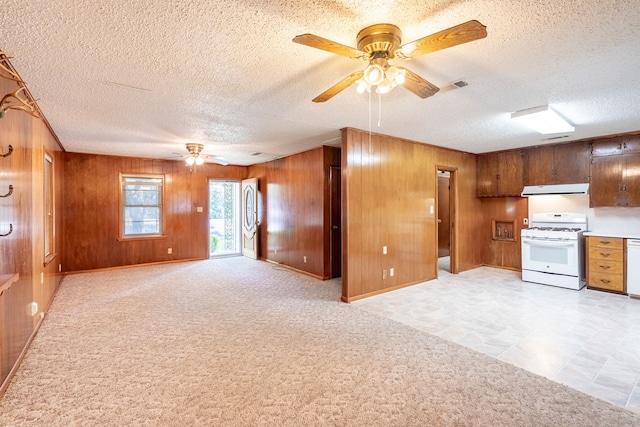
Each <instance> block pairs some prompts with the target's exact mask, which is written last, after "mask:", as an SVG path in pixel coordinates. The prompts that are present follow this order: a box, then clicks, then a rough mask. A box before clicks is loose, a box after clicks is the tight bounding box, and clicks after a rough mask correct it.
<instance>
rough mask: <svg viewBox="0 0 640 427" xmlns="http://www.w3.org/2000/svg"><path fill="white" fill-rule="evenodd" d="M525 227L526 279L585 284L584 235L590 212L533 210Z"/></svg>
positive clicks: (572, 286) (565, 285)
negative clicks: (545, 211) (528, 224)
mask: <svg viewBox="0 0 640 427" xmlns="http://www.w3.org/2000/svg"><path fill="white" fill-rule="evenodd" d="M531 220H532V221H531V224H530V227H529V228H525V229H523V230H522V231H521V234H520V237H521V240H522V280H524V281H526V282H534V283H542V284H545V285H553V286H560V287H563V288H569V289H576V290H579V289H582V287H584V285H585V282H584V236H583V233H584V232H585V231H586V230H587V216H586V215H585V214H578V213H537V214H533V216H532V218H531Z"/></svg>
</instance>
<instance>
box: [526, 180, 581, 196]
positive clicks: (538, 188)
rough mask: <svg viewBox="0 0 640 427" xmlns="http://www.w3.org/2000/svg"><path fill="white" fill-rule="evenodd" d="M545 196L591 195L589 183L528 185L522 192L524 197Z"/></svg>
mask: <svg viewBox="0 0 640 427" xmlns="http://www.w3.org/2000/svg"><path fill="white" fill-rule="evenodd" d="M543 194H565V195H566V194H589V183H584V184H556V185H527V186H525V187H524V189H523V190H522V197H527V196H539V195H543Z"/></svg>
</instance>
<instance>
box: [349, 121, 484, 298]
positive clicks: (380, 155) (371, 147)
mask: <svg viewBox="0 0 640 427" xmlns="http://www.w3.org/2000/svg"><path fill="white" fill-rule="evenodd" d="M439 167H448V168H454V169H456V172H455V173H456V174H457V180H456V186H457V189H456V192H455V198H456V200H455V205H456V211H457V215H458V222H457V224H454V235H455V240H456V242H457V244H456V245H455V247H454V251H455V254H454V256H455V257H456V259H457V261H458V269H459V271H464V270H468V269H471V268H474V267H477V266H479V265H481V264H482V252H483V249H482V243H483V242H481V241H480V240H479V239H478V236H479V235H480V227H481V225H482V214H481V210H480V209H481V203H480V200H479V199H478V198H477V197H476V185H475V182H476V157H475V155H473V154H468V153H463V152H460V151H454V150H449V149H446V148H441V147H435V146H431V145H427V144H421V143H417V142H413V141H408V140H404V139H400V138H394V137H390V136H385V135H378V134H371V136H370V134H369V133H368V132H365V131H360V130H356V129H344V130H343V139H342V174H343V176H342V192H343V202H342V211H343V254H344V255H343V275H342V283H343V292H342V299H343V300H344V301H353V300H356V299H359V298H362V297H366V296H370V295H375V294H377V293H380V292H385V291H388V290H392V289H396V288H399V287H402V286H408V285H411V284H415V283H419V282H422V281H426V280H430V279H434V278H436V277H437V255H438V254H437V248H438V231H437V230H438V229H437V222H436V220H437V218H436V214H435V212H436V210H435V204H436V197H437V178H436V176H437V169H438V168H439ZM432 207H433V210H432ZM383 246H386V247H387V254H386V255H385V254H383ZM391 268H393V269H394V273H395V274H394V276H393V277H391V276H390V275H389V271H390V269H391ZM384 270H386V271H387V275H386V278H384V276H383V271H384Z"/></svg>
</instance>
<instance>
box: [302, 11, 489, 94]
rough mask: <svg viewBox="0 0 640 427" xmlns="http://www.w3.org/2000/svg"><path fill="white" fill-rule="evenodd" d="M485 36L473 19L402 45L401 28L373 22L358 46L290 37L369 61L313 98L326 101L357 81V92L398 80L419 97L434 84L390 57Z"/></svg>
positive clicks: (388, 87) (378, 88)
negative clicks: (360, 68)
mask: <svg viewBox="0 0 640 427" xmlns="http://www.w3.org/2000/svg"><path fill="white" fill-rule="evenodd" d="M486 36H487V29H486V27H485V26H484V25H482V24H481V23H480V22H478V21H475V20H472V21H468V22H465V23H463V24H459V25H456V26H455V27H451V28H448V29H446V30H443V31H440V32H437V33H434V34H431V35H430V36H426V37H423V38H421V39H418V40H416V41H413V42H411V43H407V44H404V45H403V44H402V31H401V30H400V28H398V27H397V26H395V25H393V24H375V25H371V26H369V27H366V28H364V29H362V30H361V31H360V32H359V33H358V36H357V46H358V48H357V49H356V48H353V47H350V46H345V45H343V44H340V43H336V42H334V41H331V40H328V39H325V38H323V37H320V36H316V35H314V34H301V35H299V36H296V37H295V38H294V39H293V41H294V42H296V43H299V44H302V45H305V46H310V47H314V48H316V49H322V50H326V51H327V52H331V53H335V54H338V55H342V56H347V57H349V58H357V59H363V60H365V61H367V62H369V65H368V66H367V67H366V68H365V69H364V70H359V71H356V72H354V73H352V74H351V75H349V76H347V77H346V78H345V79H343V80H342V81H340V82H338V83H337V84H335V85H333V86H332V87H330V88H329V89H327V90H326V91H324V92H323V93H321V94H320V95H318V96H317V97H315V98H314V99H313V102H325V101H327V100H329V99H331V98H332V97H334V96H335V95H337V94H338V93H340V92H341V91H343V90H344V89H346V88H347V87H349V86H351V85H352V84H354V83H358V91H359V92H364V91H365V90H372V89H374V88H375V91H376V92H377V93H386V92H388V91H390V90H391V89H393V88H394V87H395V86H397V85H400V84H401V85H403V86H404V87H405V88H407V89H408V90H410V91H411V92H413V93H414V94H416V95H418V96H419V97H420V98H427V97H429V96H433V95H435V94H436V93H437V92H438V90H439V88H438V87H437V86H435V85H434V84H432V83H430V82H428V81H427V80H425V79H423V78H422V77H420V76H419V75H417V74H415V73H414V72H412V71H410V70H408V69H406V68H404V67H398V66H394V65H391V64H389V60H390V59H395V58H398V59H412V58H415V57H417V56H420V55H424V54H426V53H431V52H436V51H438V50H442V49H446V48H449V47H453V46H457V45H459V44H463V43H467V42H471V41H474V40H478V39H481V38H484V37H486Z"/></svg>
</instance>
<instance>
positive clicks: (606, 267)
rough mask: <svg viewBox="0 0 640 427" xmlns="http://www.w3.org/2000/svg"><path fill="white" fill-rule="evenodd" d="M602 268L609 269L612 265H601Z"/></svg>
mask: <svg viewBox="0 0 640 427" xmlns="http://www.w3.org/2000/svg"><path fill="white" fill-rule="evenodd" d="M600 268H601V269H603V270H608V269H610V268H611V266H610V265H601V266H600Z"/></svg>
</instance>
